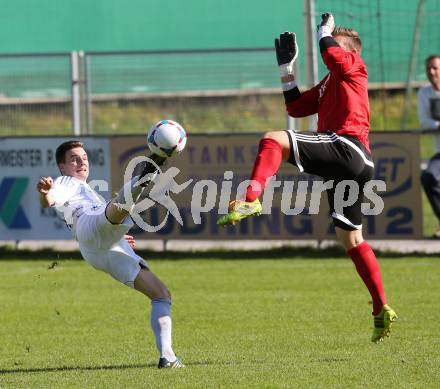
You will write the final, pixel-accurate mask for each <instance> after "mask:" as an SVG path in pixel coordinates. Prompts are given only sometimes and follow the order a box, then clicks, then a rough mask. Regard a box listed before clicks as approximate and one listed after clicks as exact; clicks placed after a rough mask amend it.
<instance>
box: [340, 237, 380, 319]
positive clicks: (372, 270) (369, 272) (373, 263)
mask: <svg viewBox="0 0 440 389" xmlns="http://www.w3.org/2000/svg"><path fill="white" fill-rule="evenodd" d="M347 253H348V255H350V257H351V259H352V260H353V262H354V265H355V266H356V270H357V272H358V274H359V275H360V276H361V278H362V280H363V281H364V284H365V285H366V286H367V288H368V290H369V291H370V294H371V298H372V299H373V315H377V314H379V313H380V311H381V309H382V306H383V305H385V304H386V303H387V302H386V298H385V292H384V290H383V284H382V277H381V275H380V268H379V263H378V262H377V259H376V255H374V252H373V250H372V249H371V247H370V245H369V244H368V243H367V242H366V241H363V242H362V243H361V244H359V245H357V246H356V247H353V248H352V249H350V250H348V251H347Z"/></svg>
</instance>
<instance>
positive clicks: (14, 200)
mask: <svg viewBox="0 0 440 389" xmlns="http://www.w3.org/2000/svg"><path fill="white" fill-rule="evenodd" d="M28 183H29V178H28V177H4V178H3V180H2V182H1V184H0V220H2V222H3V223H4V224H5V225H6V226H7V227H8V228H11V229H30V228H31V224H30V223H29V220H28V218H27V216H26V214H25V213H24V210H23V208H22V206H21V204H20V202H21V199H22V197H23V194H24V192H25V191H26V188H27V186H28Z"/></svg>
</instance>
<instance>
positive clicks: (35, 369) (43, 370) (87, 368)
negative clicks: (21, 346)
mask: <svg viewBox="0 0 440 389" xmlns="http://www.w3.org/2000/svg"><path fill="white" fill-rule="evenodd" d="M211 364H213V363H212V362H209V361H194V362H190V363H185V365H187V366H197V365H199V366H206V365H211ZM231 364H232V363H231ZM233 364H236V363H233ZM146 368H154V369H157V363H142V364H141V363H139V364H133V365H103V366H61V367H41V368H39V367H29V368H16V369H0V375H1V374H22V373H56V372H64V371H96V370H125V369H146Z"/></svg>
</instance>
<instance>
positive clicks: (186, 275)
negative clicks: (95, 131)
mask: <svg viewBox="0 0 440 389" xmlns="http://www.w3.org/2000/svg"><path fill="white" fill-rule="evenodd" d="M321 253H322V256H323V257H326V256H327V255H328V254H326V253H325V252H321ZM287 254H288V251H282V250H280V251H278V252H277V256H278V259H277V260H274V259H267V257H266V259H265V258H264V257H262V256H261V255H256V254H255V253H252V252H249V253H247V255H248V256H249V258H248V260H228V259H226V260H219V259H216V257H218V256H219V257H221V258H225V257H226V258H228V257H229V258H233V257H234V253H230V254H228V255H227V254H223V255H220V254H219V253H218V254H215V253H211V254H209V253H206V254H204V255H205V257H207V258H208V257H209V256H210V255H211V256H212V257H211V258H210V259H206V260H203V259H199V260H181V261H167V260H166V259H167V254H158V253H157V254H156V255H155V257H156V258H157V257H159V256H160V257H161V260H160V261H151V262H150V265H151V266H152V268H153V270H154V271H155V272H156V273H157V274H158V275H159V276H160V277H161V278H162V279H163V280H164V281H165V282H166V284H167V285H168V286H169V288H170V289H171V291H172V293H173V296H174V303H173V320H174V346H175V349H176V351H177V352H178V354H179V355H180V356H181V357H182V358H183V360H184V362H185V363H186V365H187V368H186V369H184V370H176V371H161V370H158V369H157V368H156V363H157V360H158V355H157V351H156V350H155V347H154V344H153V343H154V340H153V336H152V333H151V330H150V329H149V324H148V323H149V303H148V301H147V300H146V299H145V298H144V297H143V296H142V295H140V294H138V293H136V292H134V291H132V290H130V289H129V288H127V287H124V286H122V285H119V284H117V283H116V282H115V281H113V280H112V279H111V278H110V277H109V276H108V275H106V274H104V273H102V272H98V271H96V270H94V269H92V268H91V267H90V266H88V265H87V264H85V263H84V262H82V261H65V260H57V258H56V256H55V255H54V254H52V255H53V258H50V257H46V259H44V260H39V261H29V260H21V261H19V260H11V261H3V262H1V263H0V277H1V279H2V283H1V284H0V306H1V307H2V310H1V323H2V331H1V332H0V387H2V388H17V387H33V388H34V387H38V388H40V387H50V388H74V387H78V388H80V387H99V388H115V387H130V388H145V387H149V388H213V387H216V388H218V387H223V388H232V387H233V388H287V387H295V388H312V387H325V388H337V387H338V388H340V387H350V388H366V387H368V388H378V387H399V388H418V387H423V388H435V387H437V386H438V382H440V373H439V370H438V366H439V364H440V351H439V350H440V347H439V346H440V344H439V340H438V330H437V327H438V322H439V321H440V313H439V312H440V305H439V300H438V298H437V286H438V285H439V283H440V262H439V261H438V260H437V259H436V258H428V257H425V258H423V257H418V258H415V257H402V258H399V259H396V258H394V259H391V258H390V259H385V260H382V261H381V268H382V272H383V276H384V281H385V285H386V290H387V294H388V298H389V301H390V304H391V305H392V306H393V307H394V308H395V309H396V311H397V313H398V314H399V316H400V321H399V322H398V323H397V324H396V325H395V326H394V329H393V333H392V336H391V338H389V339H387V340H386V341H385V342H384V343H383V344H379V345H375V344H372V343H371V342H370V340H369V338H370V329H371V326H372V318H371V315H370V311H371V306H370V305H369V303H368V301H369V295H368V293H367V291H366V289H365V288H364V287H363V286H362V285H361V281H360V279H359V278H358V277H357V275H356V272H355V271H354V268H353V265H352V263H351V262H350V261H349V260H344V259H341V258H339V259H337V258H336V257H330V258H327V259H319V260H312V259H310V258H309V259H306V258H304V257H303V256H300V255H296V256H294V257H292V256H290V257H288V256H287ZM291 254H292V253H291ZM314 254H318V252H317V251H312V255H313V256H314ZM335 254H337V252H335ZM190 256H191V254H188V253H187V254H186V257H190ZM255 257H257V259H254V260H251V259H252V258H255ZM269 257H272V256H271V255H269ZM54 260H57V264H56V265H55V264H54V263H53V261H54ZM244 274H245V275H246V276H245V277H244V276H243V275H244Z"/></svg>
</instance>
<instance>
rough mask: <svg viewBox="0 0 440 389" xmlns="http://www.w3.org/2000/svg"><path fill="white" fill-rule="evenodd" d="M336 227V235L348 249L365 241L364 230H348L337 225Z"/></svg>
mask: <svg viewBox="0 0 440 389" xmlns="http://www.w3.org/2000/svg"><path fill="white" fill-rule="evenodd" d="M335 229H336V236H337V237H338V239H339V241H340V242H341V244H342V245H343V246H344V249H345V250H347V251H348V250H350V249H352V248H354V247H356V246H359V245H360V244H361V243H362V242H363V241H364V237H363V236H362V230H353V231H348V230H344V229H342V228H339V227H336V228H335Z"/></svg>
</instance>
